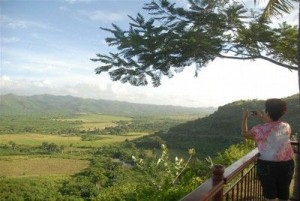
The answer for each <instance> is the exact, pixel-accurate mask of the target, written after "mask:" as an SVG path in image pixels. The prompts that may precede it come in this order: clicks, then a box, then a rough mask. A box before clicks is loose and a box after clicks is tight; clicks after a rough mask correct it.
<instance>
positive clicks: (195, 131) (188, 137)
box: [158, 95, 300, 156]
mask: <svg viewBox="0 0 300 201" xmlns="http://www.w3.org/2000/svg"><path fill="white" fill-rule="evenodd" d="M284 99H285V100H286V101H287V104H288V111H287V113H286V114H285V115H284V117H283V118H282V120H284V121H287V122H289V123H290V125H291V127H292V130H293V133H295V132H297V131H298V129H299V126H300V107H299V100H298V95H293V96H290V97H287V98H284ZM264 103H265V100H248V101H244V100H241V101H235V102H233V103H230V104H227V105H224V106H222V107H219V108H218V110H217V111H215V112H214V113H213V114H211V115H209V116H207V117H204V118H201V119H197V120H194V121H189V122H187V123H184V124H180V125H178V126H176V127H173V128H171V129H170V130H169V131H168V132H167V133H161V134H159V135H158V136H159V137H160V138H161V139H163V140H164V141H165V142H166V144H167V145H168V147H170V148H172V149H178V150H180V151H186V150H188V149H190V148H195V149H196V151H197V152H198V153H200V155H206V156H207V155H212V153H217V152H221V151H223V150H224V149H225V148H226V147H228V146H229V145H231V144H236V143H238V142H241V141H242V140H244V139H243V138H242V137H241V120H242V119H241V118H242V110H243V108H248V109H249V110H263V109H264ZM256 123H259V122H257V120H255V119H254V118H250V121H249V127H251V126H253V125H254V124H256Z"/></svg>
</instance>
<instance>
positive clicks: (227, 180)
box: [182, 140, 300, 201]
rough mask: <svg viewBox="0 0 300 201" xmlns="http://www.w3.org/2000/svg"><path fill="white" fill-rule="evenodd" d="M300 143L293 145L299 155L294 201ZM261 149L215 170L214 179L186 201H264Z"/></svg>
mask: <svg viewBox="0 0 300 201" xmlns="http://www.w3.org/2000/svg"><path fill="white" fill-rule="evenodd" d="M299 142H300V141H299V140H298V142H296V141H293V142H292V145H293V147H294V151H295V153H296V159H295V161H296V169H295V173H296V177H295V179H294V187H293V188H294V195H293V198H294V200H299V194H300V193H299V183H300V179H299V173H300V167H299V163H300V159H299V158H300V154H299V153H300V143H299ZM257 158H258V150H257V148H256V149H254V150H252V151H251V152H250V153H248V154H247V155H246V156H244V157H243V158H241V159H239V160H238V161H236V162H235V163H233V164H232V165H230V166H229V167H227V168H226V169H225V168H224V167H223V166H222V165H215V166H214V167H213V168H212V177H211V178H210V179H208V180H207V181H205V182H204V183H203V184H202V185H200V186H199V187H198V188H197V189H195V190H194V191H193V192H191V193H190V194H188V195H187V196H185V197H184V198H183V199H182V201H208V200H212V201H223V200H226V201H236V200H239V201H241V200H243V201H262V200H263V195H262V188H261V186H260V183H259V180H258V178H257V176H256V161H257Z"/></svg>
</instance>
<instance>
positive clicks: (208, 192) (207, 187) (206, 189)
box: [182, 148, 258, 201]
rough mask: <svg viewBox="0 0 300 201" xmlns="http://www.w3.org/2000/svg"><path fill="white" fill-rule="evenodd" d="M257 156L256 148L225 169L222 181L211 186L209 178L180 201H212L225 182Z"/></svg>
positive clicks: (211, 180)
mask: <svg viewBox="0 0 300 201" xmlns="http://www.w3.org/2000/svg"><path fill="white" fill-rule="evenodd" d="M257 156H258V150H257V148H256V149H254V150H252V151H251V152H249V153H248V154H247V155H245V156H244V157H242V158H241V159H239V160H238V161H236V162H235V163H233V164H232V165H231V166H229V167H228V168H226V169H225V172H224V180H223V181H221V182H219V183H218V184H216V185H213V179H212V178H210V179H208V180H206V181H205V182H204V183H202V184H201V185H200V186H199V187H198V188H196V189H195V190H194V191H192V192H191V193H190V194H188V195H187V196H185V197H184V198H183V199H182V201H200V200H201V201H206V200H210V199H212V198H213V197H214V196H215V195H216V194H217V193H218V192H219V191H220V190H221V189H222V188H223V186H224V184H225V183H226V182H228V181H229V180H231V179H232V178H234V176H235V175H237V174H239V173H240V172H241V171H242V170H243V169H244V168H245V167H247V165H249V164H250V163H252V162H253V161H254V160H255V159H256V158H257Z"/></svg>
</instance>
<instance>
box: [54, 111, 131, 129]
mask: <svg viewBox="0 0 300 201" xmlns="http://www.w3.org/2000/svg"><path fill="white" fill-rule="evenodd" d="M59 120H62V121H79V122H81V125H80V129H81V130H88V129H95V128H97V129H104V128H106V127H113V126H116V125H117V124H116V123H115V122H117V121H131V120H132V119H131V118H130V117H123V116H111V115H103V114H80V115H79V116H76V117H74V118H68V119H59Z"/></svg>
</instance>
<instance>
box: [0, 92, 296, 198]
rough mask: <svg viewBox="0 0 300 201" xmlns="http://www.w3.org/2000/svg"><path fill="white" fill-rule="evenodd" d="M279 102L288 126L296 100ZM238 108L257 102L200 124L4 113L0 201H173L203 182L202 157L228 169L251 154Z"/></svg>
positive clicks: (182, 118)
mask: <svg viewBox="0 0 300 201" xmlns="http://www.w3.org/2000/svg"><path fill="white" fill-rule="evenodd" d="M11 97H12V96H11ZM56 98H57V97H56ZM61 98H62V99H64V97H61ZM21 99H22V98H21ZM50 100H51V99H50ZM287 102H288V106H289V111H288V113H287V115H286V117H285V118H286V120H287V121H289V122H290V123H291V125H292V127H295V126H296V123H297V122H296V121H297V119H299V115H300V112H299V105H297V96H292V97H288V98H287ZM45 104H47V103H45ZM16 105H17V106H19V105H21V104H20V102H18V103H16ZM10 106H11V108H12V111H13V110H14V109H13V108H14V103H13V101H12V102H10ZM27 106H28V104H27V103H26V104H24V108H23V109H24V111H25V110H27V108H26V107H27ZM1 107H3V105H2V106H1ZM28 107H29V108H30V107H31V106H28ZM53 107H54V108H56V106H55V104H54V105H53ZM242 108H249V109H262V108H263V101H258V100H252V101H237V102H234V103H230V104H228V105H225V106H222V107H220V108H218V110H217V111H216V112H214V113H213V114H211V115H209V116H206V117H203V118H198V117H199V116H195V114H194V113H192V114H191V115H190V116H188V115H187V113H185V112H184V113H183V114H182V115H176V116H174V115H173V116H170V115H169V116H167V115H164V116H157V117H154V116H148V117H146V116H143V117H140V116H139V117H135V116H131V115H130V116H112V115H107V114H97V113H96V114H95V113H93V114H91V113H82V114H78V113H77V112H76V113H70V112H66V113H63V112H60V113H56V112H49V113H48V112H44V113H41V112H36V113H34V112H32V113H27V114H25V113H23V114H19V115H18V114H16V113H14V112H9V110H8V108H5V110H6V113H5V114H4V115H1V117H0V169H1V174H0V200H1V201H2V200H3V201H4V200H5V201H7V200H41V201H42V200H43V201H44V200H72V201H73V200H98V201H102V200H103V201H107V200H128V201H132V200H151V201H153V200H178V199H180V198H181V197H183V196H184V195H186V194H187V193H189V192H190V191H192V190H193V189H195V188H196V187H197V186H198V185H199V184H200V183H202V182H203V181H204V180H205V179H207V178H208V177H209V176H210V165H211V164H210V162H211V161H210V160H209V161H207V160H206V158H207V157H211V158H212V162H213V163H221V164H224V165H229V164H231V163H232V162H234V161H235V160H237V159H238V158H240V157H242V156H243V155H245V154H246V153H247V152H248V151H249V150H251V149H252V148H253V147H254V144H253V143H250V142H247V141H244V140H243V139H242V138H241V137H240V121H241V119H240V118H241V110H242ZM2 111H3V110H2ZM35 111H42V110H40V109H38V108H37V109H36V110H35ZM163 111H164V110H163ZM82 112H83V111H82ZM252 123H255V122H254V121H253V122H252ZM176 156H177V157H176Z"/></svg>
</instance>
